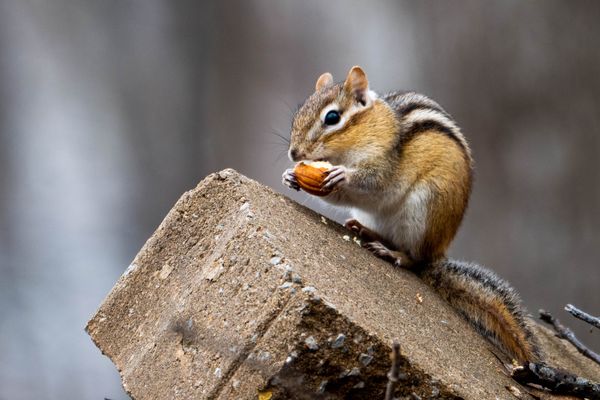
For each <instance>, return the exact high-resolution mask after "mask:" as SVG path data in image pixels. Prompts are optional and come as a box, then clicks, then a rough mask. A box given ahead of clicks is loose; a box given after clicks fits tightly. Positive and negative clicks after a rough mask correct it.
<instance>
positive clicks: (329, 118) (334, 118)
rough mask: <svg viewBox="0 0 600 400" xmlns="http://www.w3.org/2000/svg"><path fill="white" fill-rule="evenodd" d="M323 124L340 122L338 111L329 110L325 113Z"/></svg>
mask: <svg viewBox="0 0 600 400" xmlns="http://www.w3.org/2000/svg"><path fill="white" fill-rule="evenodd" d="M323 122H325V125H335V124H337V123H338V122H340V112H339V111H336V110H331V111H329V112H328V113H327V114H325V120H324V121H323Z"/></svg>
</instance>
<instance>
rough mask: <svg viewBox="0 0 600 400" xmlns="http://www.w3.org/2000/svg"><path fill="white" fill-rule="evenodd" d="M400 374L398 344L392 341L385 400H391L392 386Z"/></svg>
mask: <svg viewBox="0 0 600 400" xmlns="http://www.w3.org/2000/svg"><path fill="white" fill-rule="evenodd" d="M399 372H400V344H399V343H398V341H397V340H394V343H393V344H392V368H391V369H390V372H388V383H387V387H386V388H385V400H392V393H393V392H394V385H395V384H396V382H398V379H399Z"/></svg>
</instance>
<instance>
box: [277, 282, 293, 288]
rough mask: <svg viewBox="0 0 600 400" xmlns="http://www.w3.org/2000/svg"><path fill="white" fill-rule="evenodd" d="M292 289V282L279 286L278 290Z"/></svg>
mask: <svg viewBox="0 0 600 400" xmlns="http://www.w3.org/2000/svg"><path fill="white" fill-rule="evenodd" d="M290 287H292V282H285V283H284V284H283V285H281V286H279V289H289V288H290Z"/></svg>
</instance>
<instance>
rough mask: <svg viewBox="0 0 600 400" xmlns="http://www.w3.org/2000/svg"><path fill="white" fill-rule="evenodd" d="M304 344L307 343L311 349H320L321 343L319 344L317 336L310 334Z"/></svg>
mask: <svg viewBox="0 0 600 400" xmlns="http://www.w3.org/2000/svg"><path fill="white" fill-rule="evenodd" d="M304 344H305V345H306V347H308V349H309V350H313V351H315V350H319V345H318V344H317V341H316V340H315V338H314V337H312V336H309V337H307V338H306V339H304Z"/></svg>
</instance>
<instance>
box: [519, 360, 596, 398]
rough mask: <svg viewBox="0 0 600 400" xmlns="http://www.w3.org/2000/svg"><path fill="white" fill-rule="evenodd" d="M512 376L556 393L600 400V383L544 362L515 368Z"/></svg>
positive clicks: (521, 381)
mask: <svg viewBox="0 0 600 400" xmlns="http://www.w3.org/2000/svg"><path fill="white" fill-rule="evenodd" d="M511 376H512V377H513V379H514V380H516V381H517V382H520V383H523V384H536V385H540V386H542V387H544V388H548V389H550V390H551V391H552V392H553V393H556V394H568V395H575V396H578V397H585V398H588V399H591V400H600V384H597V383H594V382H591V381H589V380H587V379H585V378H581V377H578V376H575V375H573V374H570V373H568V372H564V371H561V370H559V369H557V368H554V367H550V366H548V365H546V364H542V363H528V364H526V365H521V366H518V367H515V368H513V370H512V371H511Z"/></svg>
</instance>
